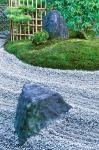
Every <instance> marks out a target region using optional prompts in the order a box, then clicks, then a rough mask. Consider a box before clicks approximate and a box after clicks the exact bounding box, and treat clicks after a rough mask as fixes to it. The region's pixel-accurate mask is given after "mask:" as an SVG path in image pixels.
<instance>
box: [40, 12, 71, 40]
mask: <svg viewBox="0 0 99 150" xmlns="http://www.w3.org/2000/svg"><path fill="white" fill-rule="evenodd" d="M43 29H44V30H45V31H47V32H48V33H49V36H50V38H57V37H61V38H67V37H68V33H67V27H66V24H65V22H64V19H63V17H62V16H61V15H60V13H59V12H58V11H57V10H51V11H50V12H48V13H47V15H46V16H45V17H44V18H43Z"/></svg>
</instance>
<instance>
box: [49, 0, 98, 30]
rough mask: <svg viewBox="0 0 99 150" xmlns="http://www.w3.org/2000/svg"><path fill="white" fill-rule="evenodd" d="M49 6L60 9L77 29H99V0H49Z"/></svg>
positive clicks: (71, 26) (69, 22)
mask: <svg viewBox="0 0 99 150" xmlns="http://www.w3.org/2000/svg"><path fill="white" fill-rule="evenodd" d="M48 8H54V9H58V10H59V11H60V13H61V14H62V16H63V17H64V19H65V20H66V23H67V26H68V27H69V28H72V29H73V30H75V31H78V30H79V31H86V30H87V29H89V28H90V29H93V30H94V31H95V32H98V31H99V0H48Z"/></svg>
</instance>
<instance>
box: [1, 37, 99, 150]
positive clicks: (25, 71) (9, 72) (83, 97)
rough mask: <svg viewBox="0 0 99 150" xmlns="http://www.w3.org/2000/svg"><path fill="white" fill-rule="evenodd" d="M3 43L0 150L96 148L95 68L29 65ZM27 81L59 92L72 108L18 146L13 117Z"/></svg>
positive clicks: (98, 100) (98, 97)
mask: <svg viewBox="0 0 99 150" xmlns="http://www.w3.org/2000/svg"><path fill="white" fill-rule="evenodd" d="M3 43H4V40H0V45H1V48H0V150H99V71H96V72H87V71H76V70H75V71H63V70H61V71H60V70H53V69H46V68H45V69H43V68H39V67H33V66H30V65H27V64H24V63H22V62H21V61H19V60H18V59H17V58H16V57H15V56H13V55H10V54H8V53H7V52H5V51H4V48H3V47H2V45H3ZM27 81H31V82H32V83H37V84H41V85H45V86H48V87H50V88H51V89H53V90H54V91H57V92H59V93H60V94H62V96H63V97H64V99H65V100H66V102H68V103H69V104H70V105H72V106H73V109H71V111H70V112H69V114H68V115H63V116H61V117H60V118H59V119H57V120H55V121H54V122H53V123H51V124H49V125H48V126H47V128H45V129H43V130H42V131H41V132H40V134H39V135H37V136H35V137H31V138H29V139H28V141H27V142H26V144H25V145H24V146H23V147H18V146H17V143H18V141H17V136H16V135H14V118H15V111H16V106H17V98H18V96H19V94H20V93H21V89H22V86H23V84H24V83H25V82H27Z"/></svg>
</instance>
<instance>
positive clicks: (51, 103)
mask: <svg viewBox="0 0 99 150" xmlns="http://www.w3.org/2000/svg"><path fill="white" fill-rule="evenodd" d="M70 108H71V106H70V105H69V104H67V103H66V102H65V101H64V100H63V98H62V96H61V95H60V94H58V93H56V92H53V91H51V90H50V89H48V88H45V87H41V86H39V85H31V84H25V85H24V87H23V90H22V93H21V95H20V98H19V101H18V106H17V112H16V120H15V130H16V133H17V134H18V138H19V143H20V144H24V142H25V141H26V139H27V138H28V137H29V136H31V135H36V134H38V133H39V131H40V130H41V129H42V128H43V127H44V126H45V125H46V123H47V121H48V120H50V119H54V118H57V117H59V115H60V114H62V113H66V112H68V111H69V109H70Z"/></svg>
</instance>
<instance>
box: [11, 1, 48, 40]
mask: <svg viewBox="0 0 99 150" xmlns="http://www.w3.org/2000/svg"><path fill="white" fill-rule="evenodd" d="M22 4H23V5H26V6H30V4H29V0H9V7H19V6H21V5H22ZM34 5H35V6H34ZM31 6H33V7H35V11H33V12H31V13H29V12H28V11H27V13H26V15H30V16H31V17H32V20H31V21H28V22H27V23H24V22H23V23H15V22H13V21H10V35H11V41H14V40H21V39H26V38H28V37H29V36H30V35H32V34H34V33H35V32H38V31H42V19H43V15H44V14H46V0H39V5H38V0H31Z"/></svg>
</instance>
